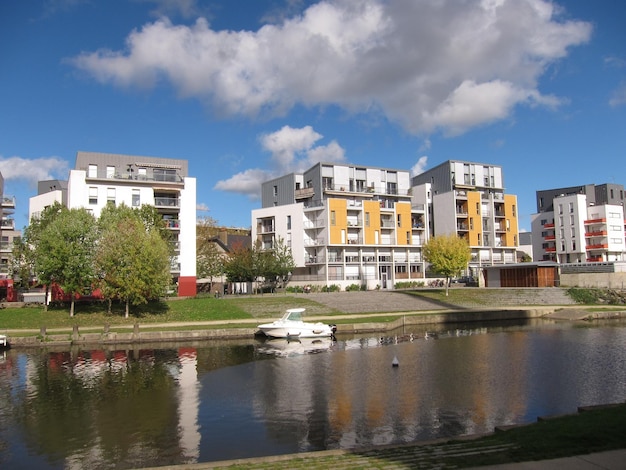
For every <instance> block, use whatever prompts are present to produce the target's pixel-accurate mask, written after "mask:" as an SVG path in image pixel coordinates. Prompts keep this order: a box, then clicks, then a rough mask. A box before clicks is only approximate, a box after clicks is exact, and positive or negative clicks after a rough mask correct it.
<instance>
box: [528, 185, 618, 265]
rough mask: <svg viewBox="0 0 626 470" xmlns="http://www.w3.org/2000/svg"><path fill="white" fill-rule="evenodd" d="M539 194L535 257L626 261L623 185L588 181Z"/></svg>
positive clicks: (533, 221)
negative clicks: (584, 183) (589, 182)
mask: <svg viewBox="0 0 626 470" xmlns="http://www.w3.org/2000/svg"><path fill="white" fill-rule="evenodd" d="M536 194H537V213H536V214H533V215H532V216H531V229H532V233H533V259H535V260H537V261H555V262H557V263H559V264H567V263H597V262H615V261H626V239H625V229H624V227H625V221H624V187H623V186H622V185H619V184H613V183H611V184H602V185H593V184H588V185H584V186H572V187H567V188H557V189H549V190H543V191H537V193H536Z"/></svg>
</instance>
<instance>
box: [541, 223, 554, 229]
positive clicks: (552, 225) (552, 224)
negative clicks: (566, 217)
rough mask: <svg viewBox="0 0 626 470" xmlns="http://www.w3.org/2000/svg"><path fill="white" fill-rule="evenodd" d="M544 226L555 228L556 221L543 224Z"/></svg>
mask: <svg viewBox="0 0 626 470" xmlns="http://www.w3.org/2000/svg"><path fill="white" fill-rule="evenodd" d="M543 228H554V222H552V223H549V224H543Z"/></svg>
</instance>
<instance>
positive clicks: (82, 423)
mask: <svg viewBox="0 0 626 470" xmlns="http://www.w3.org/2000/svg"><path fill="white" fill-rule="evenodd" d="M418 328H419V327H415V329H413V330H407V331H397V332H394V333H392V334H389V335H388V336H385V337H383V338H380V337H374V336H360V337H359V336H339V337H338V338H337V341H334V342H332V341H327V340H323V341H318V342H312V341H310V342H305V341H304V340H303V341H302V342H289V343H288V342H286V341H278V340H274V341H262V340H256V339H251V340H245V341H234V340H231V341H210V342H203V343H178V344H155V345H125V346H117V347H115V346H110V347H109V346H107V347H103V346H93V347H90V348H72V349H71V350H67V349H66V350H63V349H59V350H55V349H34V350H33V349H11V350H8V351H3V352H0V468H24V469H30V468H33V469H35V468H37V469H40V468H51V469H62V468H67V469H74V468H77V469H78V468H90V469H123V468H141V467H148V466H161V465H171V464H182V463H195V462H208V461H216V460H225V459H233V458H245V457H255V456H263V455H274V454H285V453H294V452H304V451H314V450H323V449H337V448H355V447H365V446H371V445H381V444H401V443H407V442H413V441H421V440H429V439H433V438H439V437H451V436H460V435H468V434H476V433H485V432H491V431H493V429H494V427H495V426H498V425H509V424H521V423H528V422H533V421H536V419H537V417H539V416H546V415H556V414H563V413H573V412H575V411H576V409H577V407H578V406H585V405H597V404H605V403H616V402H623V401H624V400H625V399H626V322H624V321H620V320H612V321H607V322H597V323H595V322H594V323H586V322H585V323H573V322H553V321H545V320H533V321H526V322H515V323H488V324H483V325H477V324H466V325H456V326H455V325H448V326H431V327H429V329H428V330H423V329H418ZM394 358H395V359H397V361H398V364H399V365H398V367H392V362H393V361H394Z"/></svg>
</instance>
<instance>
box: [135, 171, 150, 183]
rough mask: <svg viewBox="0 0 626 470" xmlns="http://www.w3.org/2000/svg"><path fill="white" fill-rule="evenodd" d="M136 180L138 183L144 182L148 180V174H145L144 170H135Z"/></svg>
mask: <svg viewBox="0 0 626 470" xmlns="http://www.w3.org/2000/svg"><path fill="white" fill-rule="evenodd" d="M137 179H138V180H139V181H146V180H147V179H148V174H147V173H146V169H145V168H137Z"/></svg>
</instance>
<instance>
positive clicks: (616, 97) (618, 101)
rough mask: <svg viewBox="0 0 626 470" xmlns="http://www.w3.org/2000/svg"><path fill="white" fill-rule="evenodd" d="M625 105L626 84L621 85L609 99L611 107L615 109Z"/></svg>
mask: <svg viewBox="0 0 626 470" xmlns="http://www.w3.org/2000/svg"><path fill="white" fill-rule="evenodd" d="M624 104H626V82H624V83H622V84H620V86H619V87H618V88H617V89H616V90H614V91H613V94H612V95H611V98H610V99H609V105H610V106H611V107H613V108H616V107H617V106H621V105H624Z"/></svg>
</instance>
